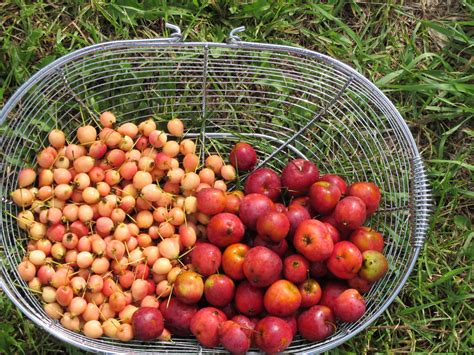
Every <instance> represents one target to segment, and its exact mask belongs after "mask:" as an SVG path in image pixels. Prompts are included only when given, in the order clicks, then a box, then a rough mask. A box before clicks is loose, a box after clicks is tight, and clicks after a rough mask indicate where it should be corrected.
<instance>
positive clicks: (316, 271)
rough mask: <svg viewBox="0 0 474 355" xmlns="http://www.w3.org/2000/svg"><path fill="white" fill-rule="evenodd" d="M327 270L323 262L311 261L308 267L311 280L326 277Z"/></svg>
mask: <svg viewBox="0 0 474 355" xmlns="http://www.w3.org/2000/svg"><path fill="white" fill-rule="evenodd" d="M327 273H328V268H327V266H326V262H325V261H313V262H312V263H311V265H310V267H309V274H310V275H311V277H313V278H321V277H324V276H326V275H327Z"/></svg>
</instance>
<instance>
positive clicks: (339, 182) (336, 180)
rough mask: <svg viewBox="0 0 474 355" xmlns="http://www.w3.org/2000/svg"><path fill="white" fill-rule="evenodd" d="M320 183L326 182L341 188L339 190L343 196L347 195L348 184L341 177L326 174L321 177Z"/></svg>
mask: <svg viewBox="0 0 474 355" xmlns="http://www.w3.org/2000/svg"><path fill="white" fill-rule="evenodd" d="M318 181H326V182H329V183H330V184H331V185H336V186H337V187H339V190H341V193H342V195H345V194H346V192H347V183H346V181H345V180H344V179H343V178H342V177H340V176H339V175H335V174H326V175H323V176H320V177H319V179H318Z"/></svg>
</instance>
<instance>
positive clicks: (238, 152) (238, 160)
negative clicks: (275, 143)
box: [229, 142, 257, 171]
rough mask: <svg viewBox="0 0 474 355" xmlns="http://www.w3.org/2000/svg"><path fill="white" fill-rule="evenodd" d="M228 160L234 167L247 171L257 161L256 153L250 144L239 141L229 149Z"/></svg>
mask: <svg viewBox="0 0 474 355" xmlns="http://www.w3.org/2000/svg"><path fill="white" fill-rule="evenodd" d="M229 160H230V163H231V164H232V166H233V167H234V168H236V169H238V170H241V171H248V170H250V169H252V168H253V167H254V166H255V164H256V163H257V153H256V152H255V149H253V147H252V146H251V145H250V144H248V143H244V142H239V143H237V144H236V145H235V146H234V147H233V148H232V150H231V151H230V156H229Z"/></svg>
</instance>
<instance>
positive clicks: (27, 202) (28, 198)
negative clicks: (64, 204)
mask: <svg viewBox="0 0 474 355" xmlns="http://www.w3.org/2000/svg"><path fill="white" fill-rule="evenodd" d="M60 186H67V185H60ZM56 189H57V188H56ZM56 189H55V194H56ZM10 196H11V198H12V200H13V202H15V203H16V204H17V205H18V206H20V207H28V206H31V204H32V203H33V201H34V199H35V197H34V195H33V194H32V193H31V191H30V190H28V189H23V188H20V189H16V190H15V191H13V192H12V193H11V194H10Z"/></svg>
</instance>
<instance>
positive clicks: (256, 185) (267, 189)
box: [245, 168, 281, 201]
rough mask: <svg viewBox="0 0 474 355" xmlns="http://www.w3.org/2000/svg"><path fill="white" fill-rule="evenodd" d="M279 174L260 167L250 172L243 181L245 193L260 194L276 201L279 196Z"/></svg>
mask: <svg viewBox="0 0 474 355" xmlns="http://www.w3.org/2000/svg"><path fill="white" fill-rule="evenodd" d="M280 191H281V182H280V176H278V174H277V173H276V172H275V171H273V170H272V169H270V168H261V169H257V170H255V171H254V172H252V173H251V174H250V175H249V176H248V178H247V180H246V181H245V194H246V195H249V194H262V195H264V196H267V197H268V198H269V199H270V200H272V201H276V200H277V199H278V198H279V197H280Z"/></svg>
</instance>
